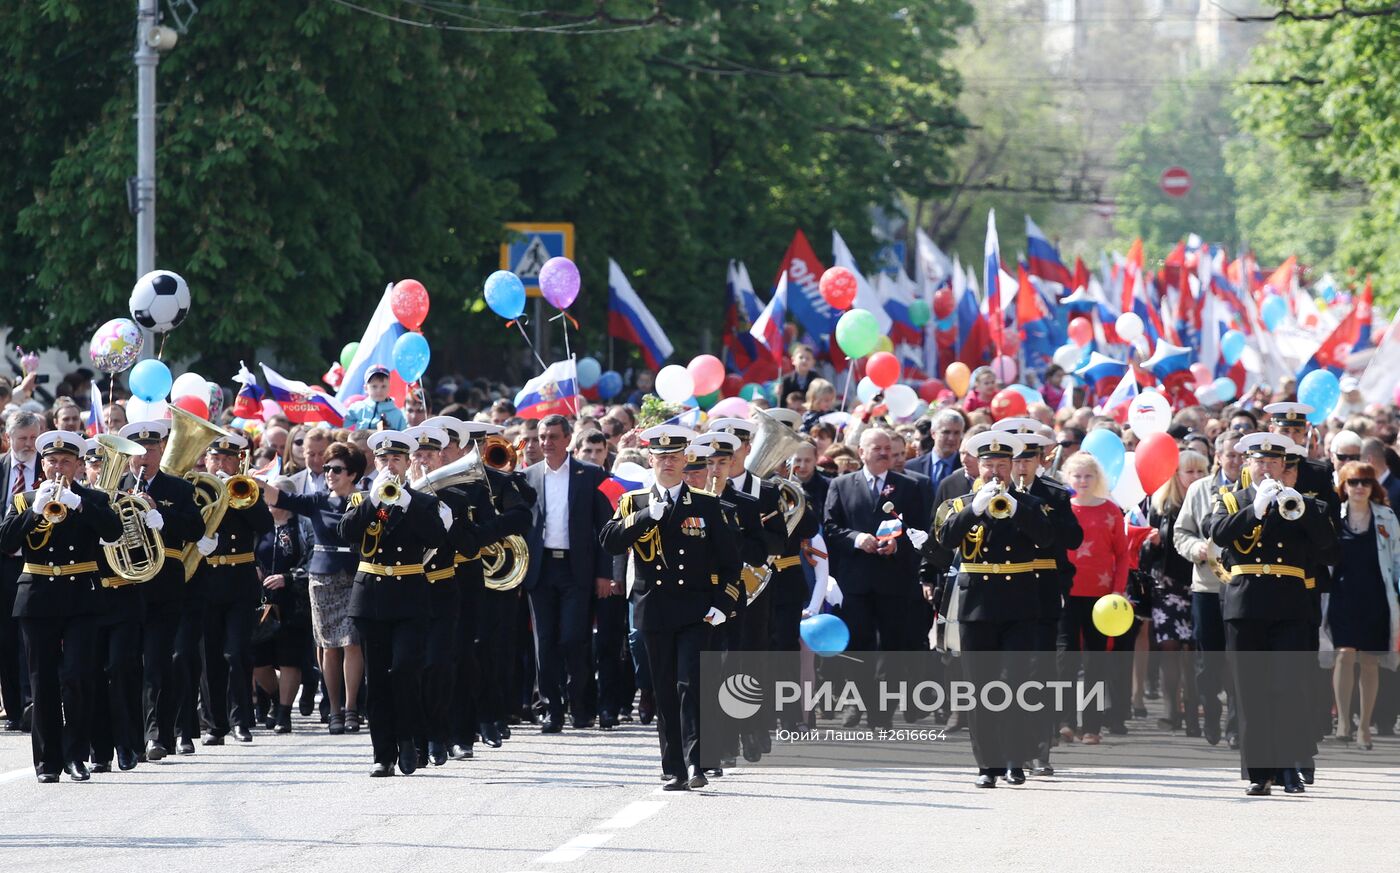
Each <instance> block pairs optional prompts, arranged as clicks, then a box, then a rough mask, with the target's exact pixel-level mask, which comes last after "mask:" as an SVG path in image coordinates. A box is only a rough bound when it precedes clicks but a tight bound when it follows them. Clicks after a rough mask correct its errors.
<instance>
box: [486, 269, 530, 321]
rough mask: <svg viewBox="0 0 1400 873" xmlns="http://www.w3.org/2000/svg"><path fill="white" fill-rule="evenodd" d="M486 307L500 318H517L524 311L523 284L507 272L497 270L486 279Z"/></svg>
mask: <svg viewBox="0 0 1400 873" xmlns="http://www.w3.org/2000/svg"><path fill="white" fill-rule="evenodd" d="M486 305H487V306H490V307H491V311H492V312H494V313H496V314H497V315H499V316H500V317H501V318H504V319H506V320H508V321H509V320H511V319H515V318H519V317H520V314H521V313H522V312H524V311H525V283H524V282H521V281H520V277H519V276H517V275H515V274H514V273H512V272H511V271H509V270H497V271H496V272H494V273H492V274H491V275H489V276H487V277H486Z"/></svg>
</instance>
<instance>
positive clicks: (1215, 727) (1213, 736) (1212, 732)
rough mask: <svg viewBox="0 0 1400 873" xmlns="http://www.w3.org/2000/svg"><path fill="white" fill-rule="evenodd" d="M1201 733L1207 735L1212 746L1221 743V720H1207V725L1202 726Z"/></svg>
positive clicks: (1217, 718) (1207, 740) (1207, 739)
mask: <svg viewBox="0 0 1400 873" xmlns="http://www.w3.org/2000/svg"><path fill="white" fill-rule="evenodd" d="M1201 733H1202V734H1204V735H1205V738H1206V742H1208V743H1210V744H1211V745H1212V746H1214V745H1217V744H1219V742H1220V719H1219V717H1216V718H1207V719H1206V721H1205V724H1203V725H1201Z"/></svg>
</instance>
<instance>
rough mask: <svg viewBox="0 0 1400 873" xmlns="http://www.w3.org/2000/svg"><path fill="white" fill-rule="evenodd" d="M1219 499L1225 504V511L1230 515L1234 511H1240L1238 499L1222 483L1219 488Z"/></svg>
mask: <svg viewBox="0 0 1400 873" xmlns="http://www.w3.org/2000/svg"><path fill="white" fill-rule="evenodd" d="M1220 501H1221V502H1222V503H1224V504H1225V511H1226V512H1228V513H1230V514H1231V515H1234V514H1235V513H1237V512H1239V511H1240V502H1239V500H1238V499H1236V497H1235V495H1234V494H1233V493H1232V492H1231V491H1230V489H1228V488H1226V487H1224V486H1223V485H1222V486H1221V488H1220Z"/></svg>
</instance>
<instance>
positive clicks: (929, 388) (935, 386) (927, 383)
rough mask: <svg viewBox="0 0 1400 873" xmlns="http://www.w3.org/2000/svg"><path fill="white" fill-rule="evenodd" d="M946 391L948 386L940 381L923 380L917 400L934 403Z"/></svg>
mask: <svg viewBox="0 0 1400 873" xmlns="http://www.w3.org/2000/svg"><path fill="white" fill-rule="evenodd" d="M947 390H948V386H947V385H944V384H943V382H942V380H940V379H925V380H924V381H923V384H922V385H920V386H919V399H921V400H923V401H924V402H925V403H936V402H938V395H940V394H942V393H943V392H944V391H947Z"/></svg>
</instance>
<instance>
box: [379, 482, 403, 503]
mask: <svg viewBox="0 0 1400 873" xmlns="http://www.w3.org/2000/svg"><path fill="white" fill-rule="evenodd" d="M402 493H403V483H402V482H401V481H400V479H399V477H398V476H389V477H387V478H385V479H384V481H382V482H380V483H379V484H378V485H377V486H375V489H374V496H375V497H376V498H378V500H379V502H380V503H398V502H399V495H400V494H402Z"/></svg>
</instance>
